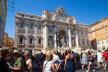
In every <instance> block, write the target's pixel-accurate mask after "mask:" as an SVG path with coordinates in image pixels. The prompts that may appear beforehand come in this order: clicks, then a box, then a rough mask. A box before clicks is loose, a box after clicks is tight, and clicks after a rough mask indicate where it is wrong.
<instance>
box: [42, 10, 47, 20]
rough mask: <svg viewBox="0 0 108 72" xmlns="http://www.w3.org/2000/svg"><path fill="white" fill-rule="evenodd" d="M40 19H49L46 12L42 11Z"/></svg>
mask: <svg viewBox="0 0 108 72" xmlns="http://www.w3.org/2000/svg"><path fill="white" fill-rule="evenodd" d="M42 17H43V19H48V18H49V13H48V10H44V11H43V12H42Z"/></svg>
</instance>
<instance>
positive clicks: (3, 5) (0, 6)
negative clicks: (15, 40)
mask: <svg viewBox="0 0 108 72" xmlns="http://www.w3.org/2000/svg"><path fill="white" fill-rule="evenodd" d="M6 15H7V0H0V46H2V41H3V35H4V29H5V23H6Z"/></svg>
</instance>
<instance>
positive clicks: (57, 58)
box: [52, 55, 60, 62]
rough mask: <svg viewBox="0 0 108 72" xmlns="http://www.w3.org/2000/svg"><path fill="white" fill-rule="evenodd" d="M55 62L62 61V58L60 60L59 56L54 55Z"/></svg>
mask: <svg viewBox="0 0 108 72" xmlns="http://www.w3.org/2000/svg"><path fill="white" fill-rule="evenodd" d="M52 61H53V62H55V61H60V58H59V56H58V55H53V60H52Z"/></svg>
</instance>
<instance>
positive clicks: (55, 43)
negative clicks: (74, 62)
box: [54, 26, 57, 48]
mask: <svg viewBox="0 0 108 72" xmlns="http://www.w3.org/2000/svg"><path fill="white" fill-rule="evenodd" d="M54 30H55V31H54V32H55V34H54V48H57V27H56V26H55V28H54Z"/></svg>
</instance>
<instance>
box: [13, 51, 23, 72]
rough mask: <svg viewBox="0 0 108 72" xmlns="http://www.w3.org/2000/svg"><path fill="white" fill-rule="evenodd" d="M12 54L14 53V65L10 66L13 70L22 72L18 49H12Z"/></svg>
mask: <svg viewBox="0 0 108 72" xmlns="http://www.w3.org/2000/svg"><path fill="white" fill-rule="evenodd" d="M14 55H15V62H14V67H13V68H12V71H13V72H22V68H21V66H22V58H21V57H20V54H19V51H18V50H14Z"/></svg>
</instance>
